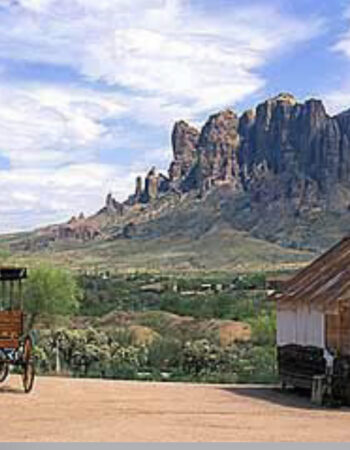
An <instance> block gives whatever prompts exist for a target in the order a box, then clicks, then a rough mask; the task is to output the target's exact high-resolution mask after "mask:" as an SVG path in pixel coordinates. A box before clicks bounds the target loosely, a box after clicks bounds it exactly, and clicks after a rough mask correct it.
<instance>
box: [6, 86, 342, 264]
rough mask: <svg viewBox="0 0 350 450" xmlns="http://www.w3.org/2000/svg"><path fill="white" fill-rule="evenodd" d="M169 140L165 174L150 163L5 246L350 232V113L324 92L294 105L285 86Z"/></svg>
mask: <svg viewBox="0 0 350 450" xmlns="http://www.w3.org/2000/svg"><path fill="white" fill-rule="evenodd" d="M172 146H173V160H172V161H171V163H170V166H169V171H168V174H167V175H165V174H160V173H158V172H157V170H156V168H152V169H151V170H150V171H149V173H148V174H147V176H146V178H145V179H144V180H143V179H142V177H138V178H137V180H136V186H135V192H134V193H133V194H132V195H130V197H129V198H128V199H127V200H126V201H125V202H123V203H120V202H118V201H116V200H115V199H114V198H113V196H112V194H109V195H108V196H107V198H106V203H105V205H104V207H103V208H102V209H101V210H100V211H98V212H97V213H96V214H95V215H93V216H91V217H88V218H85V217H84V215H82V214H81V215H80V216H79V217H77V218H72V219H71V220H70V221H69V222H67V223H66V224H59V225H55V226H51V227H46V228H44V229H40V230H36V231H35V232H33V233H31V234H29V235H25V236H23V237H22V238H19V239H16V238H15V239H14V241H12V243H11V248H12V249H13V250H15V251H29V252H33V251H35V252H37V251H43V250H44V251H46V250H49V251H51V250H53V251H56V250H57V251H59V250H60V249H62V248H65V249H69V248H76V247H79V248H84V246H85V247H86V248H89V249H91V248H94V247H96V249H97V248H99V250H98V252H100V251H102V249H104V250H103V251H106V252H107V249H108V248H113V245H115V246H119V247H120V246H123V245H125V246H126V247H127V248H132V246H133V245H134V246H135V247H142V245H145V246H147V245H148V243H149V245H150V248H151V247H152V245H153V246H154V247H155V248H162V245H163V244H164V243H167V244H165V245H168V246H170V247H169V248H173V247H174V248H175V247H176V246H180V247H179V248H181V242H185V241H186V242H188V243H189V244H188V245H189V247H188V248H192V247H193V246H194V247H195V246H196V242H200V245H204V246H207V245H209V242H210V240H211V239H212V240H213V242H216V243H217V247H218V248H219V247H220V245H221V244H220V242H221V240H222V239H223V238H222V233H224V235H227V234H229V235H230V236H231V238H232V239H231V241H230V242H231V243H233V242H236V238H237V236H241V239H242V242H243V241H244V242H246V243H247V246H248V247H249V246H250V244H249V243H250V242H251V241H250V239H255V238H259V239H263V240H267V241H269V242H271V243H273V244H277V245H278V246H279V247H278V248H279V249H280V251H281V254H283V253H284V255H285V254H286V253H288V252H289V250H283V248H297V249H300V250H303V249H307V250H311V251H312V252H319V251H321V250H322V249H324V248H326V247H328V246H330V245H332V244H333V243H334V242H335V241H336V240H338V239H339V238H341V237H342V236H343V235H345V234H347V233H348V232H349V229H350V227H349V225H350V112H349V111H346V112H344V113H342V114H339V115H337V116H334V117H331V116H329V115H328V114H327V112H326V110H325V108H324V106H323V104H322V102H321V101H320V100H315V99H310V100H308V101H306V102H305V103H299V102H298V101H297V100H296V99H295V98H294V97H293V96H292V95H290V94H285V93H283V94H280V95H278V96H277V97H274V98H272V99H268V100H266V101H265V102H263V103H261V104H260V105H258V106H257V107H256V108H255V109H253V110H249V111H246V112H245V113H244V114H242V115H241V116H240V117H239V116H237V115H236V114H235V113H234V112H233V111H231V110H225V111H222V112H219V113H217V114H214V115H212V116H211V117H210V118H209V119H208V121H207V122H206V123H205V125H204V126H203V128H202V129H201V130H197V129H196V128H194V127H192V126H190V125H189V124H187V123H186V122H184V121H180V122H178V123H176V124H175V126H174V129H173V132H172ZM240 233H243V234H241V235H240ZM122 241H123V242H124V241H125V242H124V243H122ZM141 241H144V242H143V244H142V245H141ZM134 242H136V243H135V244H133V243H134ZM248 242H249V243H248ZM254 242H255V245H254V246H253V247H254V248H256V249H257V248H258V247H259V245H260V244H258V243H257V241H254ZM158 245H159V247H157V246H158ZM230 245H233V244H230ZM266 245H267V244H266ZM282 247H283V248H282ZM274 249H275V251H276V254H279V251H278V250H276V246H275V247H274ZM196 251H197V253H196V255H199V254H200V253H201V252H200V250H199V249H197V250H196ZM221 251H222V252H223V254H225V255H226V256H225V257H224V258H223V260H220V264H221V265H223V266H225V264H226V263H228V265H230V264H231V263H230V262H229V261H230V258H229V256H228V255H229V252H228V251H227V250H226V249H224V250H221ZM251 251H252V254H251V256H250V257H251V260H252V261H253V260H254V255H253V254H254V249H253V248H252V249H251ZM198 252H199V253H198ZM136 253H137V252H136ZM155 253H156V251H155ZM165 253H166V252H165ZM175 253H176V252H175ZM180 253H181V252H180ZM258 253H259V252H257V254H258ZM269 253H270V250H268V251H267V254H269ZM272 253H273V252H272ZM289 256H290V254H289ZM294 256H295V254H294V253H293V257H294ZM203 257H204V255H203ZM247 258H248V257H247V255H246V257H245V261H248V259H249V258H248V259H247ZM195 259H196V258H195ZM214 259H215V258H214ZM219 259H220V258H219ZM257 259H258V260H259V261H260V262H261V261H262V260H263V259H264V258H263V255H259V256H258V257H257ZM292 259H293V258H292ZM185 260H186V258H185ZM231 262H232V261H231ZM196 264H197V263H196ZM196 264H194V265H196ZM198 264H199V265H201V264H203V262H200V263H198ZM205 264H206V263H204V265H205Z"/></svg>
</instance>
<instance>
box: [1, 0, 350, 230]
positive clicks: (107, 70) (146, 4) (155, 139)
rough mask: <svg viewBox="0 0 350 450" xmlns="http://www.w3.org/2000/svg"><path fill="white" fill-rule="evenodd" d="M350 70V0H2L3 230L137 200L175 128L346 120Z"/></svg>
mask: <svg viewBox="0 0 350 450" xmlns="http://www.w3.org/2000/svg"><path fill="white" fill-rule="evenodd" d="M349 69H350V0H332V1H330V0H293V1H290V0H255V1H254V0H251V1H249V2H247V1H242V0H215V1H213V0H133V1H131V0H0V232H14V231H19V230H27V229H32V228H35V227H38V226H42V225H46V224H49V223H57V222H62V221H66V220H68V219H69V218H70V217H71V216H72V215H77V214H79V213H80V212H81V211H83V212H84V213H85V214H91V213H93V212H95V211H97V210H98V209H99V208H101V207H102V205H103V203H104V199H105V196H106V195H107V193H108V192H112V193H113V194H114V196H115V197H116V198H117V199H118V200H124V199H126V198H127V196H128V195H129V194H130V193H132V192H133V189H134V183H135V178H136V176H137V175H139V174H145V173H146V172H147V170H148V169H149V168H150V167H151V166H153V165H155V166H156V167H157V168H158V169H159V170H161V171H166V170H167V167H168V165H169V162H170V159H171V145H170V135H171V129H172V127H173V124H174V122H175V121H177V120H181V119H183V120H187V121H189V122H191V123H193V124H195V125H197V126H201V125H202V124H203V123H204V122H205V120H206V118H207V117H208V115H210V114H213V113H215V112H218V111H219V110H221V109H225V108H228V107H229V108H232V109H234V110H235V111H236V112H237V113H241V112H243V111H244V110H245V109H248V108H250V107H252V106H255V105H256V104H257V103H259V102H261V101H263V100H265V99H266V98H267V97H271V96H274V95H277V94H278V93H279V92H291V93H293V94H294V95H295V96H296V97H297V98H298V99H299V100H300V101H303V100H305V99H306V98H309V97H317V98H321V99H323V101H324V103H325V105H326V108H327V110H328V112H329V114H331V115H332V114H336V113H338V112H340V111H342V110H345V109H348V108H349V107H350V70H349Z"/></svg>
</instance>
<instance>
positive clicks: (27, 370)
mask: <svg viewBox="0 0 350 450" xmlns="http://www.w3.org/2000/svg"><path fill="white" fill-rule="evenodd" d="M32 353H33V344H32V340H31V338H30V337H26V339H25V341H24V348H23V374H22V381H23V387H24V392H25V393H26V394H29V392H30V391H31V390H32V389H33V386H34V378H35V368H34V362H33V354H32Z"/></svg>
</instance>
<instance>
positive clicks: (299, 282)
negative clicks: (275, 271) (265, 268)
mask: <svg viewBox="0 0 350 450" xmlns="http://www.w3.org/2000/svg"><path fill="white" fill-rule="evenodd" d="M347 291H350V237H346V238H344V239H343V240H341V241H340V242H339V243H338V244H337V245H335V246H334V247H332V248H331V249H330V250H328V251H327V252H326V253H324V254H323V255H322V256H320V257H319V258H317V259H316V260H315V261H314V262H313V263H311V264H310V265H309V266H308V267H306V268H304V269H302V270H301V271H300V272H298V273H297V274H296V275H295V276H294V277H293V278H291V279H290V280H289V281H287V282H286V283H285V288H284V290H283V293H282V294H279V295H275V296H274V297H275V298H276V299H278V300H279V301H288V302H291V301H292V302H293V301H305V302H308V303H313V302H321V303H322V304H324V305H328V304H330V303H332V302H333V301H335V300H338V299H340V298H342V296H343V295H344V294H345V293H347Z"/></svg>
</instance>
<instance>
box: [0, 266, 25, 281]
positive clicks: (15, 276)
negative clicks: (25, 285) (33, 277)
mask: <svg viewBox="0 0 350 450" xmlns="http://www.w3.org/2000/svg"><path fill="white" fill-rule="evenodd" d="M24 278H27V269H26V268H24V267H0V281H16V280H23V279H24Z"/></svg>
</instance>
